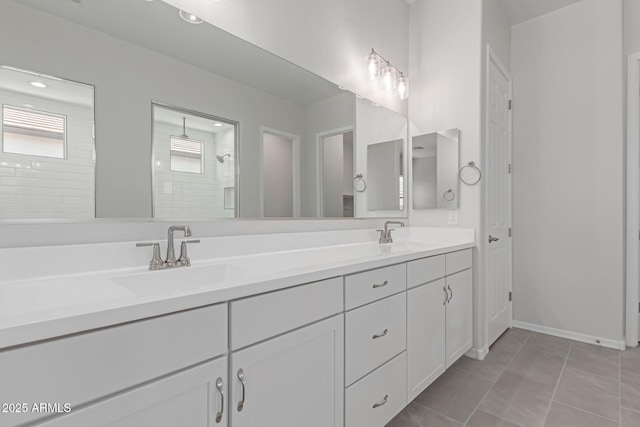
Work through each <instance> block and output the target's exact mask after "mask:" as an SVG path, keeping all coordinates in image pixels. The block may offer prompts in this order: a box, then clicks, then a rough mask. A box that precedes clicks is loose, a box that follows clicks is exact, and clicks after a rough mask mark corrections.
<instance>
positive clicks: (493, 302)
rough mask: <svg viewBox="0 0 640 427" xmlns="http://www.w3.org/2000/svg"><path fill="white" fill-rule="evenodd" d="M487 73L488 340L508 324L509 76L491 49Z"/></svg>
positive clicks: (509, 307)
mask: <svg viewBox="0 0 640 427" xmlns="http://www.w3.org/2000/svg"><path fill="white" fill-rule="evenodd" d="M487 64H488V65H487V66H488V73H487V76H488V78H487V157H486V158H487V165H486V170H487V173H486V175H487V216H486V218H487V227H486V229H487V232H488V242H486V244H487V254H488V255H487V278H488V291H489V293H488V303H489V307H488V308H489V344H492V343H493V342H494V341H495V340H496V339H498V337H499V336H500V335H501V334H502V333H503V332H504V331H505V330H506V329H507V328H509V327H510V326H511V322H512V311H511V302H510V301H509V300H510V297H509V295H510V292H511V289H512V288H511V285H512V283H511V280H512V276H511V236H510V234H511V233H510V227H511V112H510V105H509V102H510V99H511V87H510V86H511V77H510V76H509V74H508V72H507V71H506V69H505V68H504V67H503V66H502V64H501V63H500V61H499V60H498V59H497V58H496V57H495V55H494V54H493V52H492V51H491V49H489V53H488V61H487Z"/></svg>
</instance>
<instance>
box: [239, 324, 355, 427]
mask: <svg viewBox="0 0 640 427" xmlns="http://www.w3.org/2000/svg"><path fill="white" fill-rule="evenodd" d="M230 381H231V396H232V399H231V408H230V412H231V423H232V425H233V427H256V426H260V427H300V426H305V427H341V426H342V425H343V416H344V408H343V406H344V404H343V397H344V316H343V315H338V316H335V317H332V318H330V319H327V320H324V321H322V322H318V323H315V324H313V325H310V326H306V327H304V328H302V329H298V330H296V331H293V332H290V333H288V334H285V335H281V336H279V337H277V338H273V339H270V340H268V341H265V342H262V343H260V344H256V345H254V346H252V347H249V348H247V349H244V350H241V351H238V352H235V353H232V356H231V372H230Z"/></svg>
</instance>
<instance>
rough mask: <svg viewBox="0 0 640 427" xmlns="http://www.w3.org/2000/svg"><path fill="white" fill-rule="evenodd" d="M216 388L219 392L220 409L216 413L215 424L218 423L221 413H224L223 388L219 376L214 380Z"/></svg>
mask: <svg viewBox="0 0 640 427" xmlns="http://www.w3.org/2000/svg"><path fill="white" fill-rule="evenodd" d="M216 388H217V389H218V391H219V392H220V411H219V412H218V413H217V414H216V424H220V421H222V414H223V413H224V390H223V388H222V378H220V377H218V379H217V380H216Z"/></svg>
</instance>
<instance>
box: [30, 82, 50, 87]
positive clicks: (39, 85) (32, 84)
mask: <svg viewBox="0 0 640 427" xmlns="http://www.w3.org/2000/svg"><path fill="white" fill-rule="evenodd" d="M31 86H35V87H39V88H45V87H47V85H46V84H44V83H42V82H31Z"/></svg>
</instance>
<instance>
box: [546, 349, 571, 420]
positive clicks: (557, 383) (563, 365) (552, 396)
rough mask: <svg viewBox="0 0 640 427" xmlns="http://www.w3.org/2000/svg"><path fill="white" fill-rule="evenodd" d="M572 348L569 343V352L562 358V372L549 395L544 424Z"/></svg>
mask: <svg viewBox="0 0 640 427" xmlns="http://www.w3.org/2000/svg"><path fill="white" fill-rule="evenodd" d="M572 348H573V343H572V342H571V343H569V351H568V352H567V355H566V356H565V358H564V363H563V364H562V370H561V371H560V375H559V376H558V379H557V380H556V387H555V388H554V389H553V394H552V395H551V400H550V401H549V406H548V407H547V413H546V414H545V416H544V422H545V423H546V422H547V418H549V412H551V405H553V401H554V399H555V398H556V393H557V392H558V386H560V380H562V375H564V369H565V367H566V366H567V360H569V355H570V354H571V349H572Z"/></svg>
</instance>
